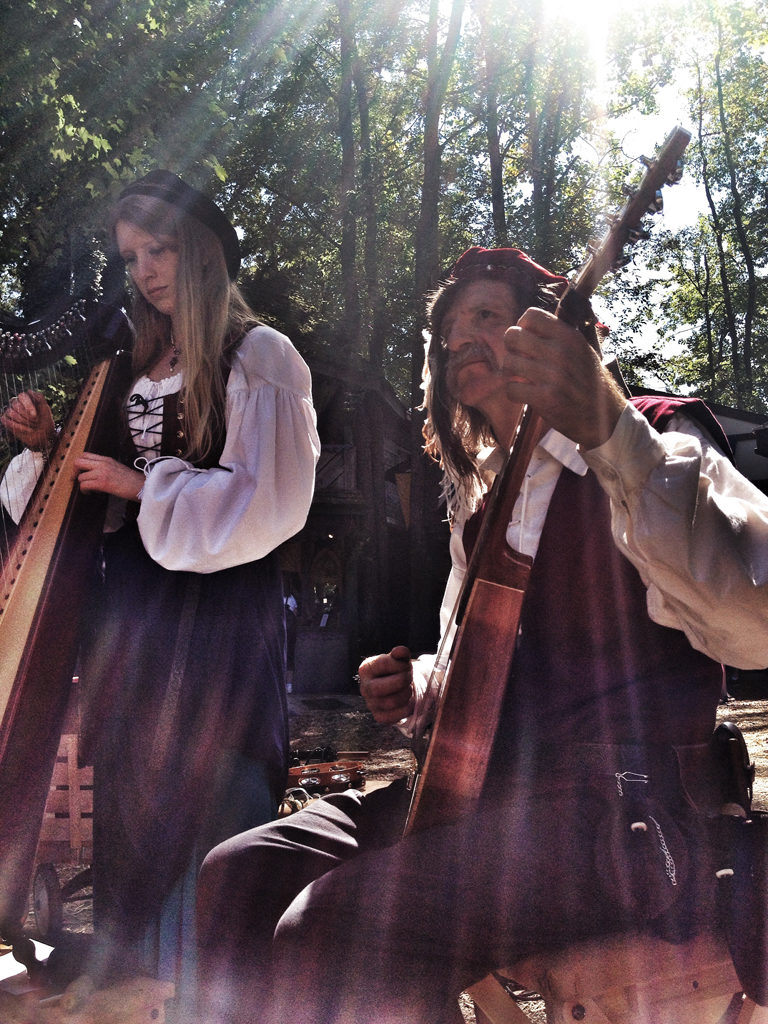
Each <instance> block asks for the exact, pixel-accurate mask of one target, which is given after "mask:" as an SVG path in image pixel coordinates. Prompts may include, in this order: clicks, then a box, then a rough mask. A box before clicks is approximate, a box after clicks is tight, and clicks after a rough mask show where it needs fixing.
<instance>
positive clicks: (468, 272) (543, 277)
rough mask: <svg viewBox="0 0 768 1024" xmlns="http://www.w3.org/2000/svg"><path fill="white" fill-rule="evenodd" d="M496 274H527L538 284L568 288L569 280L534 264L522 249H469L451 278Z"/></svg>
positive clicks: (456, 265) (461, 278)
mask: <svg viewBox="0 0 768 1024" xmlns="http://www.w3.org/2000/svg"><path fill="white" fill-rule="evenodd" d="M488 272H490V273H493V272H496V273H498V274H500V275H504V274H505V273H510V272H511V273H512V274H519V273H522V274H525V276H526V277H529V278H531V279H532V280H533V281H534V282H535V283H536V284H555V285H560V286H561V287H562V288H565V287H567V285H568V280H567V278H565V277H561V276H560V275H559V274H552V273H550V271H549V270H545V268H544V267H541V266H539V264H538V263H534V262H533V260H532V259H531V258H530V256H527V255H526V254H525V253H524V252H523V251H522V249H483V248H482V247H481V246H479V245H473V246H472V248H471V249H467V251H466V252H465V253H463V254H462V255H461V256H459V258H458V259H457V260H456V262H455V263H454V265H453V270H451V273H450V277H451V278H453V279H454V280H457V281H460V280H464V279H466V278H468V277H474V276H475V275H477V274H482V273H488Z"/></svg>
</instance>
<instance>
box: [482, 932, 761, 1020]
mask: <svg viewBox="0 0 768 1024" xmlns="http://www.w3.org/2000/svg"><path fill="white" fill-rule="evenodd" d="M500 973H501V974H503V975H505V976H508V977H509V978H513V979H514V980H515V982H516V983H517V984H519V985H520V986H522V987H523V988H526V989H530V990H532V991H534V992H539V993H540V994H541V996H542V999H543V1000H544V1004H545V1007H546V1011H547V1024H573V1022H574V1021H583V1022H584V1024H718V1022H719V1021H720V1020H721V1018H722V1017H723V1015H724V1014H725V1012H726V1010H727V1009H728V1007H729V1006H730V1004H731V1003H732V1002H733V1001H734V997H739V999H740V1005H739V1006H738V1009H737V1010H735V1011H734V1016H733V1017H732V1018H729V1019H730V1020H731V1021H732V1024H768V1009H766V1008H764V1007H761V1006H756V1005H755V1003H753V1002H752V1001H751V1000H750V999H747V998H746V997H741V991H742V990H741V985H740V983H739V980H738V978H737V976H736V972H735V970H734V967H733V963H732V961H731V957H730V954H729V953H728V949H727V947H726V945H725V941H724V940H723V939H721V938H719V937H717V936H715V935H712V934H704V935H700V936H697V937H696V938H695V939H693V940H692V941H691V942H688V943H685V944H684V945H679V946H677V945H672V944H671V943H669V942H663V941H662V940H661V939H657V938H653V937H651V936H648V935H639V934H635V935H623V936H612V937H608V938H605V939H602V940H594V941H589V942H582V943H579V944H577V945H574V946H572V947H569V948H568V949H565V950H562V951H558V952H556V953H552V954H538V955H536V956H531V957H528V958H527V959H525V960H521V961H519V962H518V963H516V964H513V965H512V966H511V967H510V968H509V969H505V970H504V971H502V972H500ZM467 992H468V994H469V995H470V996H471V997H472V999H473V1000H474V1002H475V1005H476V1006H477V1007H479V1009H480V1010H481V1011H482V1014H484V1015H485V1016H484V1017H481V1016H479V1017H478V1019H479V1020H483V1021H485V1020H487V1021H489V1022H490V1024H530V1018H529V1017H528V1016H527V1015H526V1014H525V1013H523V1011H522V1010H521V1009H520V1007H519V1006H517V1004H516V1003H515V1002H514V1000H513V999H512V998H511V997H510V996H509V995H508V994H507V993H506V991H505V990H504V989H503V988H502V986H501V985H500V984H499V982H498V981H497V980H496V978H495V977H494V976H493V975H488V976H487V977H486V978H483V979H482V981H479V982H478V983H477V984H476V985H473V986H472V987H471V988H469V989H468V990H467Z"/></svg>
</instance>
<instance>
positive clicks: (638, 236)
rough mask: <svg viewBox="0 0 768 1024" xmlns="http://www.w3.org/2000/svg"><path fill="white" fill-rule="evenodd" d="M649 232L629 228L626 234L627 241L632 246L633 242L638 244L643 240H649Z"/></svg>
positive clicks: (642, 229)
mask: <svg viewBox="0 0 768 1024" xmlns="http://www.w3.org/2000/svg"><path fill="white" fill-rule="evenodd" d="M650 237H651V233H650V231H646V230H645V228H630V229H629V231H628V232H627V241H628V242H629V243H630V244H631V245H634V244H635V242H640V241H642V240H643V239H646V238H650Z"/></svg>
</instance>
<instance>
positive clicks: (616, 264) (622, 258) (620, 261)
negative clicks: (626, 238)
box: [611, 252, 632, 273]
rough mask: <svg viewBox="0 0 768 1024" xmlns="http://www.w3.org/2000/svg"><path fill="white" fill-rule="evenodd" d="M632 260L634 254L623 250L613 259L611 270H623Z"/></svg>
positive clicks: (616, 271)
mask: <svg viewBox="0 0 768 1024" xmlns="http://www.w3.org/2000/svg"><path fill="white" fill-rule="evenodd" d="M631 262H632V256H631V255H630V253H627V252H621V253H619V255H618V256H617V257H616V259H615V260H614V261H613V263H611V270H612V271H613V272H614V273H618V271H620V270H623V269H624V267H626V266H627V264H628V263H631Z"/></svg>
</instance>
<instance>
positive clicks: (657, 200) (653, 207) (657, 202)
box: [647, 188, 664, 213]
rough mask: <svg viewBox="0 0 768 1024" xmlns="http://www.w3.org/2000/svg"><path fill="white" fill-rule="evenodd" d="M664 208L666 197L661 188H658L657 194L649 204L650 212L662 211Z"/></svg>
mask: <svg viewBox="0 0 768 1024" xmlns="http://www.w3.org/2000/svg"><path fill="white" fill-rule="evenodd" d="M663 209H664V197H663V196H662V194H661V189H660V188H659V189H656V194H655V195H654V197H653V199H652V200H651V201H650V203H649V204H648V210H647V212H648V213H661V211H662V210H663Z"/></svg>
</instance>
